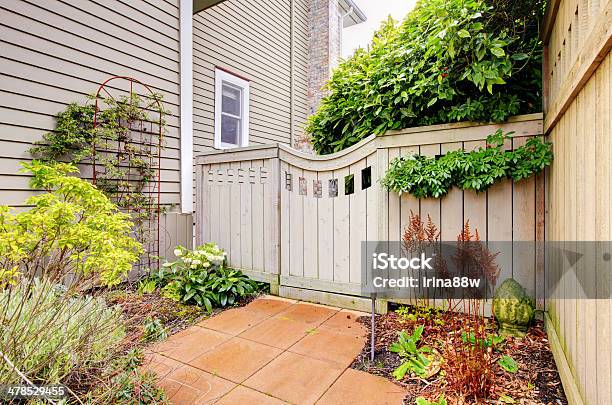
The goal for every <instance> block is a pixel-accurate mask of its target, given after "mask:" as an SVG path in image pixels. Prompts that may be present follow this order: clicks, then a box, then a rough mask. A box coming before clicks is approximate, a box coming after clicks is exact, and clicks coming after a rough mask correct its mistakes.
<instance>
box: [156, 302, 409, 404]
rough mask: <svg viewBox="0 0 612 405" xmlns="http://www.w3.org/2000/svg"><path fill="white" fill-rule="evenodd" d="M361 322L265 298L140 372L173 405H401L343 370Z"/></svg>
mask: <svg viewBox="0 0 612 405" xmlns="http://www.w3.org/2000/svg"><path fill="white" fill-rule="evenodd" d="M361 315H365V314H363V313H360V312H354V311H347V310H340V309H339V308H333V307H328V306H323V305H316V304H309V303H305V302H297V301H293V300H288V299H283V298H278V297H273V296H264V297H260V298H258V299H256V300H255V301H253V302H251V303H250V304H248V305H247V306H245V307H242V308H236V309H230V310H227V311H224V312H221V313H220V314H219V315H216V316H213V317H212V318H209V319H206V320H204V321H203V322H201V323H200V324H198V325H197V326H193V327H191V328H189V329H186V330H184V331H182V332H180V333H177V334H176V335H173V336H171V337H170V338H169V339H167V340H166V341H164V342H161V343H159V344H157V345H155V346H154V347H153V348H152V353H150V354H149V355H148V360H149V361H148V362H147V363H146V365H145V366H144V367H145V368H147V369H149V370H152V371H154V372H155V373H157V374H158V376H159V377H160V378H161V382H160V384H161V386H162V387H163V388H164V389H165V390H166V393H167V394H168V397H169V398H170V401H171V402H172V403H174V404H211V403H215V404H224V405H225V404H232V405H235V404H249V405H251V404H252V405H255V404H257V405H259V404H263V405H266V404H270V405H273V404H286V403H290V404H315V403H316V404H330V405H331V404H357V403H358V404H364V405H365V404H372V405H374V404H375V405H383V404H393V405H398V404H401V403H402V399H403V398H404V396H405V393H404V391H403V390H402V388H401V387H399V386H397V385H395V384H393V383H392V382H390V381H388V380H386V379H384V378H382V377H377V376H373V375H371V374H368V373H365V372H363V371H357V370H353V369H350V368H348V367H349V366H350V364H351V363H352V361H353V359H354V358H355V357H356V356H357V354H358V353H359V352H360V351H361V349H362V347H363V345H364V344H365V336H364V335H365V329H364V328H363V327H362V326H361V325H360V324H358V323H357V322H356V318H357V317H359V316H361Z"/></svg>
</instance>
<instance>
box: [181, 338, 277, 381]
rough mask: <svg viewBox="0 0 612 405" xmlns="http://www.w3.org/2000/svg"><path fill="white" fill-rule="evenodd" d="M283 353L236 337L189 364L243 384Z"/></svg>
mask: <svg viewBox="0 0 612 405" xmlns="http://www.w3.org/2000/svg"><path fill="white" fill-rule="evenodd" d="M281 353H282V350H281V349H277V348H275V347H271V346H267V345H264V344H261V343H257V342H253V341H251V340H246V339H242V338H239V337H236V338H233V339H231V340H228V341H227V342H225V343H223V344H221V345H219V346H217V347H216V348H214V349H213V350H211V351H209V352H206V353H204V354H203V355H201V356H199V357H196V358H195V359H193V360H192V361H190V362H189V364H190V365H191V366H193V367H197V368H199V369H202V370H205V371H208V372H209V373H212V374H214V375H218V376H220V377H223V378H226V379H228V380H230V381H233V382H236V383H241V382H243V381H244V380H246V379H247V378H249V377H250V376H251V375H252V374H253V373H255V372H256V371H257V370H259V369H260V368H262V367H263V366H265V365H266V364H268V363H269V362H270V361H271V360H272V359H274V358H275V357H277V356H278V355H279V354H281Z"/></svg>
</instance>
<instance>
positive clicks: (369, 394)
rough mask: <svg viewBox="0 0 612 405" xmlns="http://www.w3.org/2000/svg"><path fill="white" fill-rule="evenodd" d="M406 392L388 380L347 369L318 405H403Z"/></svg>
mask: <svg viewBox="0 0 612 405" xmlns="http://www.w3.org/2000/svg"><path fill="white" fill-rule="evenodd" d="M405 396H406V392H405V391H404V390H403V389H402V387H400V386H398V385H395V384H393V383H392V382H391V381H389V380H387V379H386V378H383V377H379V376H375V375H372V374H368V373H366V372H364V371H358V370H353V369H350V368H349V369H347V370H346V371H345V372H344V373H343V374H342V375H341V376H340V378H338V380H337V381H336V382H335V383H334V385H332V386H331V388H330V389H329V390H328V391H327V392H326V393H325V394H324V395H323V396H322V397H321V399H320V400H319V401H318V402H317V405H337V404H360V405H401V404H402V403H403V401H404V397H405Z"/></svg>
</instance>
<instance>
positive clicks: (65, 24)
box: [0, 0, 180, 206]
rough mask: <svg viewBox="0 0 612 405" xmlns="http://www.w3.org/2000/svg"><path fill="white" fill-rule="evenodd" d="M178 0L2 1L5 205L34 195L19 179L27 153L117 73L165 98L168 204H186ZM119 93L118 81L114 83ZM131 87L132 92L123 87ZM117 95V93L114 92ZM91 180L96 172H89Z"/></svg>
mask: <svg viewBox="0 0 612 405" xmlns="http://www.w3.org/2000/svg"><path fill="white" fill-rule="evenodd" d="M178 4H179V0H166V1H157V0H156V1H153V0H148V1H143V0H91V1H90V0H75V1H68V0H59V1H43V2H39V1H34V0H28V1H20V0H7V1H3V2H1V3H0V150H2V151H3V152H2V153H1V154H0V155H1V156H0V204H9V205H13V206H22V205H23V202H24V200H25V199H26V198H27V197H28V196H30V195H32V194H33V192H32V191H31V190H30V189H29V187H28V181H29V176H28V175H26V174H22V173H19V169H20V163H21V162H22V161H28V160H29V159H30V155H29V153H28V149H29V148H30V147H31V145H32V143H33V142H35V141H37V140H40V139H41V138H42V135H43V134H44V133H45V132H48V131H51V130H53V129H54V127H55V118H54V117H55V115H56V114H57V113H59V112H60V111H62V110H64V109H65V107H66V105H67V104H68V103H70V102H84V101H85V100H86V96H87V94H91V93H94V92H95V91H96V90H97V88H98V86H99V84H100V83H101V82H102V81H104V80H106V79H108V78H109V77H111V76H114V75H121V76H131V77H134V78H136V79H138V80H140V81H142V82H143V83H146V84H147V85H149V86H151V87H152V88H153V90H154V91H156V92H159V93H161V94H162V95H163V96H164V106H165V108H166V109H167V110H169V115H168V116H167V122H168V128H167V129H168V133H167V136H166V140H165V144H166V149H165V150H164V152H163V158H162V161H161V167H162V170H161V173H160V175H161V182H162V184H161V202H162V203H164V204H177V203H179V201H180V150H179V147H180V145H179V143H180V142H179V110H180V109H179V86H180V84H179V83H180V80H179V9H178ZM112 86H113V87H115V90H117V86H121V84H119V82H115V83H113V84H112ZM124 88H126V87H124ZM111 89H112V87H111ZM82 175H83V177H85V178H91V175H92V173H91V168H90V167H84V168H82Z"/></svg>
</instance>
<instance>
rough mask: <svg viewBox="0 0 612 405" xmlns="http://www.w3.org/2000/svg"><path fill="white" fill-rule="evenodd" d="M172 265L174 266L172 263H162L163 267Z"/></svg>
mask: <svg viewBox="0 0 612 405" xmlns="http://www.w3.org/2000/svg"><path fill="white" fill-rule="evenodd" d="M171 266H172V263H164V264H163V265H162V267H171Z"/></svg>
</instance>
